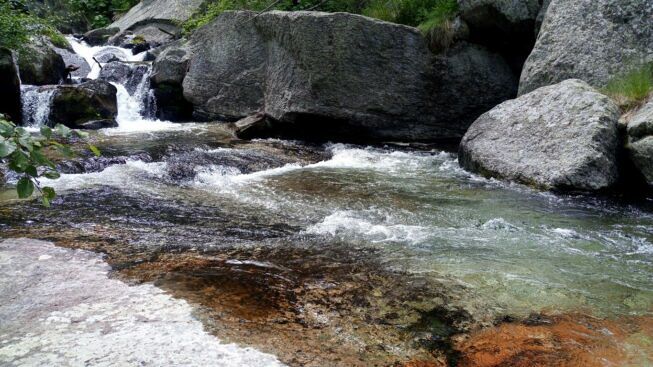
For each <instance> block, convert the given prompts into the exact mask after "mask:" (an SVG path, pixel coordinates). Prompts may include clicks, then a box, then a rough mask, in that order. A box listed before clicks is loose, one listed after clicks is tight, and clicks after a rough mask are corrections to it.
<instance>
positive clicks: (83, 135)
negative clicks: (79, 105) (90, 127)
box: [73, 130, 88, 139]
mask: <svg viewBox="0 0 653 367" xmlns="http://www.w3.org/2000/svg"><path fill="white" fill-rule="evenodd" d="M73 134H75V135H77V137H78V138H80V139H86V138H88V133H87V132H86V131H81V130H73Z"/></svg>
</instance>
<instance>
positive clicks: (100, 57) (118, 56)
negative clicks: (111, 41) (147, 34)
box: [95, 47, 127, 64]
mask: <svg viewBox="0 0 653 367" xmlns="http://www.w3.org/2000/svg"><path fill="white" fill-rule="evenodd" d="M95 59H96V60H97V61H99V62H101V63H103V64H104V63H110V62H113V61H126V60H127V55H126V54H125V52H124V51H122V50H121V49H119V48H117V47H107V48H104V49H102V50H100V51H98V52H97V53H96V54H95Z"/></svg>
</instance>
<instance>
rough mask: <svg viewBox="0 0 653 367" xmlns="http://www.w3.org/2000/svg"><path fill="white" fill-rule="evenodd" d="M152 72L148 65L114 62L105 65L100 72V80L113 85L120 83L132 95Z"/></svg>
mask: <svg viewBox="0 0 653 367" xmlns="http://www.w3.org/2000/svg"><path fill="white" fill-rule="evenodd" d="M149 71H150V67H149V65H147V64H146V63H124V62H120V61H113V62H110V63H108V64H105V65H104V66H103V67H102V70H100V75H99V76H98V79H100V80H105V81H108V82H112V83H119V84H122V85H124V86H125V89H126V90H127V92H128V93H129V94H130V95H133V94H134V93H136V91H137V90H138V88H139V87H141V84H142V83H143V82H144V81H143V78H146V74H148V73H149Z"/></svg>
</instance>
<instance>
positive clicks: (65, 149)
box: [57, 145, 75, 158]
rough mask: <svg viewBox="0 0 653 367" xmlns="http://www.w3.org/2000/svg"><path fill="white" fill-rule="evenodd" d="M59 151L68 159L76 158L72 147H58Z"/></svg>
mask: <svg viewBox="0 0 653 367" xmlns="http://www.w3.org/2000/svg"><path fill="white" fill-rule="evenodd" d="M57 150H58V151H59V153H61V154H63V155H64V156H66V158H72V157H74V156H75V152H73V151H72V149H70V147H68V146H67V145H61V146H58V147H57Z"/></svg>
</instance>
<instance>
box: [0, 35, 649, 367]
mask: <svg viewBox="0 0 653 367" xmlns="http://www.w3.org/2000/svg"><path fill="white" fill-rule="evenodd" d="M73 46H74V48H75V50H76V51H77V52H78V53H80V54H81V55H83V56H84V57H85V58H87V59H88V58H89V57H92V52H98V51H102V49H101V48H88V47H84V46H83V45H81V44H78V43H73ZM89 55H90V56H89ZM89 64H91V65H93V63H92V62H90V63H89ZM97 75H99V71H98V74H97ZM146 75H149V74H146ZM145 80H146V78H145V77H144V78H143V79H142V81H143V82H142V83H141V84H142V85H141V86H139V87H138V88H136V90H137V91H139V92H137V93H134V92H132V94H130V93H129V92H128V91H127V87H126V86H124V85H121V84H116V87H117V88H118V101H119V115H118V123H119V125H120V126H119V127H118V128H115V129H106V130H103V131H100V132H98V133H96V134H93V135H92V139H93V140H94V142H95V143H96V144H97V145H98V146H100V148H101V149H102V150H103V152H104V156H105V157H104V159H106V160H107V161H108V163H106V164H98V163H97V161H93V159H92V158H87V159H82V160H81V161H80V162H81V163H79V164H78V165H76V166H74V167H73V168H70V166H67V167H68V168H69V170H68V172H70V173H68V174H64V175H62V177H61V178H60V179H58V180H54V181H48V180H44V181H45V182H43V184H47V185H52V186H54V187H55V189H56V191H57V193H58V194H59V197H58V199H56V200H55V203H54V205H53V207H52V208H50V209H47V210H46V209H41V208H39V206H38V203H37V202H35V201H33V202H32V201H19V200H17V199H15V197H14V194H13V191H11V190H6V191H5V192H3V193H2V194H0V220H1V221H0V229H2V237H17V236H27V237H34V238H40V239H46V240H53V241H55V242H56V243H58V244H60V245H61V246H66V247H72V248H84V249H90V250H94V251H99V252H103V253H106V254H107V256H108V257H107V261H108V262H109V264H111V265H112V266H113V269H114V272H115V273H116V276H117V277H119V278H120V279H123V280H124V281H127V282H136V283H141V282H146V283H149V282H152V283H154V284H155V285H157V286H158V287H160V288H162V289H164V290H166V291H167V292H169V293H170V294H172V295H173V296H175V297H178V298H182V299H185V300H188V301H189V302H191V304H193V305H195V306H196V307H197V308H198V310H199V311H198V317H199V318H200V319H201V320H202V321H203V322H204V325H205V327H206V328H207V330H209V331H210V332H212V333H213V334H215V335H217V336H219V337H221V338H225V339H226V340H228V341H236V342H238V343H241V344H246V345H253V346H255V347H257V348H260V349H262V350H263V351H266V352H270V353H274V354H276V355H277V356H279V357H280V359H281V360H282V361H283V362H285V363H288V364H291V365H316V366H317V365H372V362H371V361H374V363H375V364H376V363H379V364H378V365H391V363H392V362H393V361H394V359H393V358H395V359H396V360H398V361H406V360H407V359H411V358H414V359H415V358H416V359H420V360H429V358H432V359H433V360H434V361H436V362H437V361H442V358H445V359H446V358H448V360H449V362H447V363H449V364H450V365H451V364H455V363H456V362H455V361H456V360H458V361H462V362H460V363H461V365H483V364H482V363H480V362H478V361H479V360H480V359H479V360H477V361H476V362H478V363H476V364H475V362H469V364H465V363H466V362H465V361H466V359H465V358H468V357H469V356H466V355H464V353H463V356H462V357H460V356H458V357H455V356H454V357H452V354H451V353H452V352H451V349H452V348H453V349H455V348H456V345H458V351H457V352H456V353H462V352H461V351H463V349H464V346H465V344H464V343H467V342H464V343H462V344H460V342H457V341H456V339H455V338H454V339H447V338H449V337H451V336H452V335H455V334H460V333H472V334H471V335H472V339H471V340H476V339H474V338H475V337H474V336H473V335H475V334H473V333H475V332H477V331H476V330H479V328H493V327H494V325H497V324H501V323H503V322H508V323H510V322H513V320H526V321H524V324H519V325H522V326H523V325H527V326H524V327H530V328H540V327H549V326H551V325H553V324H555V325H559V326H560V325H563V326H564V325H567V324H565V323H566V322H569V321H567V320H575V321H573V322H572V323H571V324H573V325H577V324H578V325H582V326H583V327H584V328H587V329H583V330H581V331H578V330H576V329H573V327H571V326H569V327H568V328H567V329H565V330H572V329H573V330H575V331H574V332H576V334H575V335H580V334H582V333H585V334H583V335H586V334H587V335H590V334H591V332H593V331H588V330H594V331H596V330H598V331H600V335H601V336H600V337H597V338H595V339H591V340H592V342H591V343H599V342H597V340H602V339H601V338H613V339H609V342H607V344H606V345H610V348H612V347H614V346H615V345H616V347H615V348H617V349H618V351H619V353H621V352H623V353H624V354H619V353H617V352H615V351H613V350H612V349H606V348H607V347H606V348H603V349H601V348H593V347H592V348H588V350H589V351H588V352H587V354H588V355H589V357H588V356H585V355H583V358H586V359H573V358H572V359H570V360H572V361H575V363H581V362H579V361H581V360H582V361H583V363H582V365H593V364H595V365H614V364H610V363H613V361H612V360H610V358H612V357H610V355H612V356H613V357H615V356H617V357H618V359H619V361H620V363H621V364H623V365H650V364H652V363H653V360H652V359H651V353H653V352H652V347H651V345H653V344H652V343H653V339H652V338H653V334H651V328H650V325H651V324H652V323H650V322H648V321H650V318H651V317H652V316H653V313H652V311H653V308H652V306H653V211H652V209H653V208H652V207H651V201H650V199H647V198H636V199H628V200H626V199H617V198H608V197H591V196H575V195H558V194H552V193H542V192H538V191H534V190H531V189H529V188H527V187H524V186H520V185H514V184H507V183H502V182H498V181H494V180H488V179H484V178H481V177H478V176H476V175H472V174H469V173H467V172H465V171H464V170H462V169H461V168H460V167H459V165H458V163H457V160H456V156H455V154H453V153H450V152H445V151H441V150H437V149H430V148H429V149H424V148H423V147H422V148H420V149H417V148H414V147H401V146H395V145H388V146H376V147H365V146H353V145H343V144H325V145H308V144H304V143H302V142H297V141H281V140H272V139H271V140H257V141H252V142H243V141H239V140H237V139H235V138H233V136H232V135H231V134H230V133H229V132H228V131H227V130H226V129H225V128H224V127H223V126H222V125H221V124H183V125H182V124H172V123H169V122H162V121H153V120H150V119H147V118H144V117H143V110H144V109H143V105H144V102H143V101H144V100H146V99H147V98H146V97H144V96H146V95H147V93H148V92H147V91H146V89H147V88H146V86H145V84H144V83H145ZM139 88H140V89H139ZM33 115H34V116H36V115H37V114H36V113H34V114H33ZM111 158H116V159H115V160H114V161H111ZM89 167H90V168H89ZM588 318H589V319H588ZM534 319H536V320H537V322H535V321H533V320H534ZM579 320H580V321H579ZM587 320H592V321H587ZM642 320H645V321H642ZM603 322H605V323H607V322H614V323H616V324H619V325H631V326H629V329H628V331H627V332H623V333H619V332H616V331H615V330H616V329H615V327H612V326H606V324H601V323H603ZM507 325H509V326H505V328H508V327H513V326H510V325H513V324H507ZM542 325H544V326H542ZM547 325H548V326H547ZM597 325H598V326H597ZM632 325H637V326H632ZM642 325H647V326H642ZM514 327H517V326H514ZM519 327H521V326H519ZM560 327H562V326H560ZM565 327H566V326H565ZM501 328H504V326H501V327H500V328H499V329H496V330H498V331H497V333H499V332H509V334H510V335H511V337H514V336H515V335H518V333H519V332H518V331H515V330H510V331H506V330H505V329H501ZM528 330H531V329H528ZM547 330H548V329H547ZM552 330H553V329H552ZM531 331H532V330H531ZM549 331H550V330H549ZM549 331H546V332H549ZM598 331H597V332H598ZM537 332H538V333H540V334H542V333H544V331H542V330H540V329H537ZM550 332H552V333H554V334H552V335H556V338H557V339H556V340H558V341H557V342H559V339H560V338H562V337H561V336H560V335H563V334H555V333H556V332H559V330H558V331H555V330H554V331H550ZM579 333H580V334H579ZM540 334H538V335H540ZM622 334H624V335H622ZM529 335H530V334H529ZM547 335H548V334H547ZM564 335H566V334H564ZM482 337H483V336H482V335H481V336H478V338H482ZM529 337H531V338H534V337H533V336H532V335H530V336H529ZM443 338H444V339H443ZM588 338H589V337H588ZM592 338H593V336H592ZM554 339H555V338H554ZM572 339H573V338H572ZM492 340H494V342H496V340H497V338H494V339H492ZM573 340H575V339H573ZM573 340H572V341H573ZM576 342H577V341H576ZM584 342H587V343H590V342H589V341H584ZM584 342H583V343H584ZM456 343H458V344H456ZM497 343H498V342H497ZM510 343H514V345H513V346H512V347H514V346H515V345H517V346H518V345H519V344H518V342H515V341H510ZM545 344H546V343H545ZM577 344H578V342H577ZM0 348H2V346H1V345H0ZM497 348H498V347H497ZM538 348H539V347H538ZM574 348H575V347H574ZM477 349H478V348H477ZM576 349H583V348H576ZM576 349H574V350H576ZM529 350H530V349H529ZM538 350H539V349H538ZM556 350H558V352H560V350H565V351H566V349H564V348H562V347H561V348H558V349H556ZM615 350H616V349H615ZM531 352H532V351H531ZM603 352H605V355H603V354H602V353H603ZM438 353H440V354H438ZM532 353H535V352H532ZM538 353H541V351H540V352H538ZM560 353H562V352H560ZM570 353H571V352H570ZM606 355H607V357H606ZM531 356H532V355H531ZM354 357H355V358H354ZM558 357H559V356H558ZM617 357H615V358H617ZM351 358H354V359H351ZM356 358H357V359H356ZM469 358H471V357H469ZM533 358H535V357H533ZM560 358H562V357H560ZM570 358H571V357H570ZM574 358H576V357H574ZM578 358H580V357H578ZM588 361H589V362H588ZM596 361H599V362H596ZM601 361H603V362H605V363H603V362H601ZM595 362H596V363H595ZM275 363H276V362H275ZM434 363H435V362H434ZM254 364H255V365H265V364H266V363H263V362H260V361H259V362H256V363H254ZM432 365H437V364H432ZM488 365H490V364H488ZM515 365H518V364H515ZM543 365H546V363H545V364H543ZM560 365H575V364H574V363H571V364H560Z"/></svg>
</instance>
